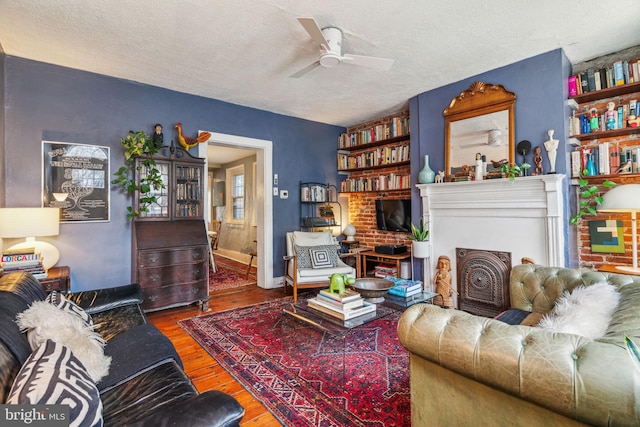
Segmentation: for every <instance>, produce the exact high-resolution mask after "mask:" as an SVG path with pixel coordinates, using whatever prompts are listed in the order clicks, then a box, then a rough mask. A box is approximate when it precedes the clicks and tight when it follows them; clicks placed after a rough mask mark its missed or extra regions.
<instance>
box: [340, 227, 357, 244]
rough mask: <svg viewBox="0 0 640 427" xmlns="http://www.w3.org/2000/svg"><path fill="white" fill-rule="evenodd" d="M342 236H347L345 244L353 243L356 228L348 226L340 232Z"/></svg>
mask: <svg viewBox="0 0 640 427" xmlns="http://www.w3.org/2000/svg"><path fill="white" fill-rule="evenodd" d="M342 234H344V235H345V236H347V242H353V241H354V240H355V238H354V237H353V236H355V235H356V228H355V227H354V226H353V224H349V225H347V226H346V227H345V228H344V230H342Z"/></svg>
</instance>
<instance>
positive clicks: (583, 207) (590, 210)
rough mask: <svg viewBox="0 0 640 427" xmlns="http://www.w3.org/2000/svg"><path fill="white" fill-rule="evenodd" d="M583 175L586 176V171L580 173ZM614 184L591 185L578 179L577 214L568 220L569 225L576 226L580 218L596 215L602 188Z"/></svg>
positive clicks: (609, 182)
mask: <svg viewBox="0 0 640 427" xmlns="http://www.w3.org/2000/svg"><path fill="white" fill-rule="evenodd" d="M582 173H583V175H586V173H587V171H586V170H584V171H582ZM615 186H616V183H615V182H613V181H609V180H605V181H603V182H602V184H600V185H598V184H591V183H590V181H589V180H588V179H585V178H580V181H579V182H578V197H579V202H578V212H577V213H576V214H575V215H574V216H572V217H571V218H570V219H569V222H570V223H571V224H574V225H577V224H578V223H579V222H580V220H581V219H582V217H584V216H585V215H589V214H590V215H596V214H597V213H598V212H597V210H596V207H597V206H600V205H601V204H602V196H601V195H600V193H601V192H602V188H612V187H615Z"/></svg>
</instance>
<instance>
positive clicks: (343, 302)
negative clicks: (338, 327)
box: [307, 289, 376, 320]
mask: <svg viewBox="0 0 640 427" xmlns="http://www.w3.org/2000/svg"><path fill="white" fill-rule="evenodd" d="M307 304H308V305H309V307H311V308H313V309H314V310H317V311H320V312H322V313H325V314H328V315H330V316H334V317H336V318H338V319H341V320H349V319H353V318H354V317H358V316H362V315H363V314H367V313H372V312H374V311H376V305H375V304H371V303H368V302H365V300H364V298H362V296H360V293H359V292H356V291H352V290H347V291H346V292H345V293H343V294H337V293H333V292H331V291H329V289H322V290H321V291H320V292H318V295H317V296H316V297H315V298H311V299H309V300H307Z"/></svg>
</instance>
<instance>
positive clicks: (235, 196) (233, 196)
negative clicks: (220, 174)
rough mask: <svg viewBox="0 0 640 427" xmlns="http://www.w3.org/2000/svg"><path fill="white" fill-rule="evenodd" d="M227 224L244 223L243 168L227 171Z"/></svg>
mask: <svg viewBox="0 0 640 427" xmlns="http://www.w3.org/2000/svg"><path fill="white" fill-rule="evenodd" d="M227 185H228V186H229V188H228V189H227V195H228V196H227V222H230V223H236V224H242V223H244V211H245V209H244V208H245V200H244V166H236V167H233V168H229V169H227Z"/></svg>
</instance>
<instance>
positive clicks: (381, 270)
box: [373, 264, 398, 279]
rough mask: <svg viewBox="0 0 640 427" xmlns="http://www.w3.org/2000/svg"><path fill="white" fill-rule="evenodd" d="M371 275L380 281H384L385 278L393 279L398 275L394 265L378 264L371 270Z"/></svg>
mask: <svg viewBox="0 0 640 427" xmlns="http://www.w3.org/2000/svg"><path fill="white" fill-rule="evenodd" d="M373 275H374V276H375V277H379V278H381V279H386V278H387V277H395V276H397V275H398V269H397V268H396V266H395V265H390V264H378V265H376V266H375V268H374V269H373Z"/></svg>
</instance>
